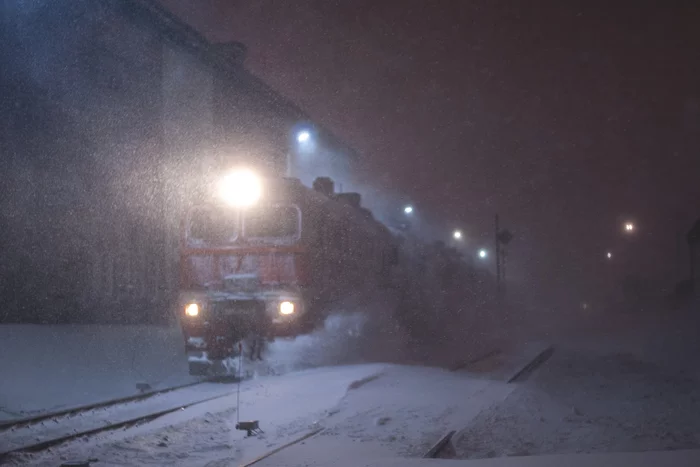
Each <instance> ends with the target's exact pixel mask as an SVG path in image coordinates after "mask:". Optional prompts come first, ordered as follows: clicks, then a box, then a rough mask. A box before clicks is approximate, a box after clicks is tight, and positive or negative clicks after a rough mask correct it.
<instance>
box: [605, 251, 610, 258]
mask: <svg viewBox="0 0 700 467" xmlns="http://www.w3.org/2000/svg"><path fill="white" fill-rule="evenodd" d="M605 256H606V257H607V258H608V259H612V253H610V252H609V251H608V252H607V253H606V254H605Z"/></svg>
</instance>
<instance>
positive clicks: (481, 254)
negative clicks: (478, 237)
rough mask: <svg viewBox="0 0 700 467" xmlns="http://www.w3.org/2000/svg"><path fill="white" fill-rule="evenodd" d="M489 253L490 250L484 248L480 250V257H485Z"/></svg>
mask: <svg viewBox="0 0 700 467" xmlns="http://www.w3.org/2000/svg"><path fill="white" fill-rule="evenodd" d="M488 255H489V252H488V251H486V250H484V249H481V250H479V258H481V259H484V258H486V257H487V256H488Z"/></svg>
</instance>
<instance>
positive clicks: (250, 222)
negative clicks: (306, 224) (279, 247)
mask: <svg viewBox="0 0 700 467" xmlns="http://www.w3.org/2000/svg"><path fill="white" fill-rule="evenodd" d="M299 227H300V216H299V209H298V208H297V207H296V206H265V207H258V208H255V209H251V210H249V211H246V213H245V214H244V217H243V234H244V236H245V237H246V238H292V237H297V236H298V235H299Z"/></svg>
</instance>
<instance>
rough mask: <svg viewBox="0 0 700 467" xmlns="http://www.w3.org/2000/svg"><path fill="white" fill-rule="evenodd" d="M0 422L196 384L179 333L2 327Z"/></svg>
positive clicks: (107, 328) (144, 329)
mask: <svg viewBox="0 0 700 467" xmlns="http://www.w3.org/2000/svg"><path fill="white" fill-rule="evenodd" d="M0 356H1V357H0V420H9V419H14V418H23V417H27V416H30V415H33V414H37V413H41V412H45V411H53V410H59V409H62V408H68V407H73V406H78V405H84V404H90V403H95V402H101V401H104V400H108V399H112V398H117V397H125V396H130V395H134V394H137V393H138V392H139V390H138V389H137V387H136V384H137V383H146V384H148V385H150V386H151V387H152V388H153V389H160V388H166V387H172V386H176V385H181V384H186V383H188V382H194V381H196V379H194V378H193V377H191V376H189V374H188V370H187V365H186V358H185V355H184V346H183V341H182V336H181V334H180V331H179V329H177V328H175V327H160V326H106V325H65V326H62V325H2V326H0Z"/></svg>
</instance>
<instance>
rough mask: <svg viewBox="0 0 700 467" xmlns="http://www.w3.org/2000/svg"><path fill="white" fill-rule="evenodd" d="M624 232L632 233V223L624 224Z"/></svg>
mask: <svg viewBox="0 0 700 467" xmlns="http://www.w3.org/2000/svg"><path fill="white" fill-rule="evenodd" d="M625 232H634V224H633V223H632V222H626V223H625Z"/></svg>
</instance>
